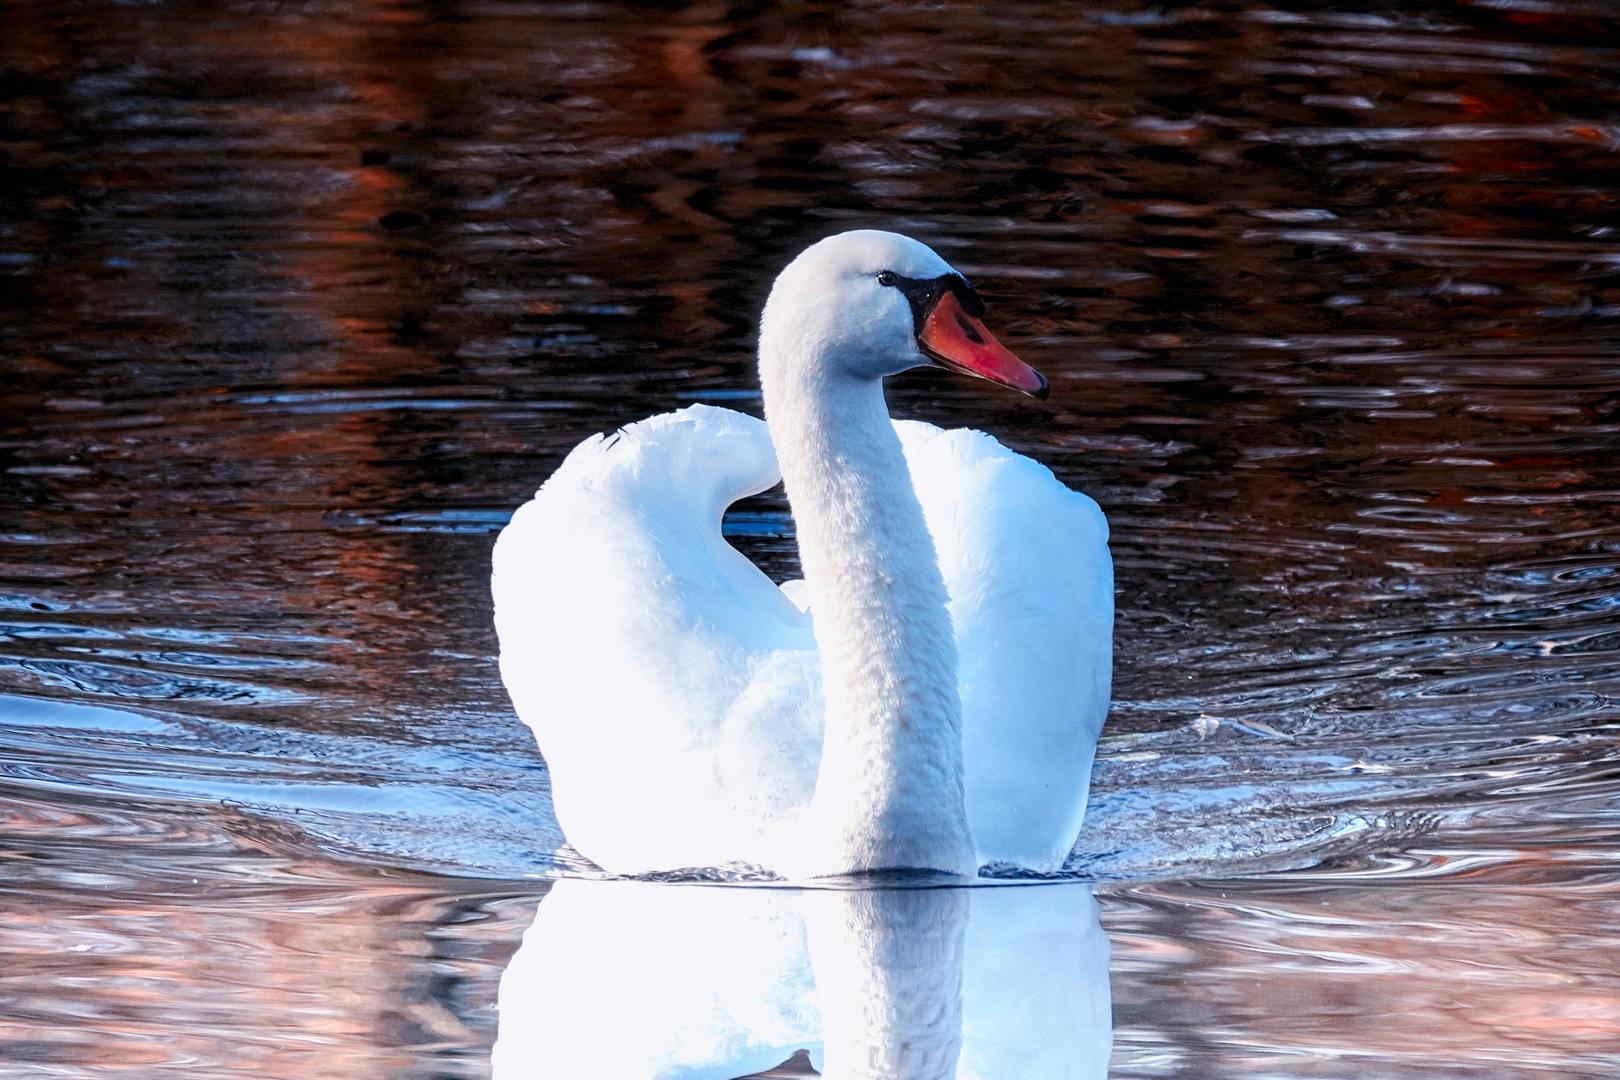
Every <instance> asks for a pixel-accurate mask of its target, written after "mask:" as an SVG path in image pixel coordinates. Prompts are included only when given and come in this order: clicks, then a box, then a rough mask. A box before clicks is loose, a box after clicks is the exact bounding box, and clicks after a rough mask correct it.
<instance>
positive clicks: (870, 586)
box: [761, 364, 976, 874]
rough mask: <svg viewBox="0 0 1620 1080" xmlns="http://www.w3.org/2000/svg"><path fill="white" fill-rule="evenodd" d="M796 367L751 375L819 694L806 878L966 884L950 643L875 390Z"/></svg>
mask: <svg viewBox="0 0 1620 1080" xmlns="http://www.w3.org/2000/svg"><path fill="white" fill-rule="evenodd" d="M798 366H799V365H792V364H762V365H761V367H762V377H763V381H764V384H765V406H766V412H767V416H768V419H769V421H770V426H771V439H772V441H773V442H774V443H775V445H776V453H777V458H778V461H779V463H780V465H781V468H782V479H783V482H784V484H785V485H786V487H787V495H788V500H789V501H790V502H791V503H792V504H793V514H794V518H795V519H796V522H797V527H798V537H799V554H800V557H801V559H802V560H803V564H804V576H805V581H806V583H807V584H808V586H809V589H810V594H811V598H812V603H813V605H814V606H813V608H812V614H813V615H814V617H815V632H816V644H817V646H818V648H819V650H820V654H821V671H822V681H823V685H824V687H825V693H826V735H825V738H824V742H823V747H822V753H821V769H820V773H819V775H818V777H817V782H816V794H815V799H814V802H813V803H812V807H811V814H810V822H809V824H810V828H811V830H812V834H811V836H810V837H809V838H808V839H809V847H810V848H811V850H812V852H813V858H814V861H815V868H814V870H813V872H814V873H816V874H844V873H858V872H861V871H865V870H879V869H901V868H907V869H932V870H942V871H946V872H950V873H958V874H972V873H974V872H975V870H976V867H975V864H974V860H973V846H972V842H971V840H970V839H969V836H968V828H967V815H966V812H965V810H964V807H963V795H962V792H963V787H962V721H961V701H960V698H959V696H958V693H957V673H956V640H955V635H954V632H953V630H952V628H951V619H950V614H949V612H948V611H947V609H946V592H945V582H944V580H943V578H942V577H941V576H940V570H939V562H938V559H937V557H936V555H935V553H934V544H933V540H932V539H931V538H930V536H929V534H928V527H927V524H926V523H925V522H924V520H923V512H922V506H921V504H920V503H919V502H918V501H917V494H916V491H915V490H914V489H913V487H912V483H911V474H910V472H909V470H908V469H907V467H906V459H905V455H904V454H903V453H902V451H901V449H900V439H899V437H898V436H897V435H896V434H895V431H894V425H893V424H892V423H891V422H890V419H889V413H888V409H887V407H886V406H885V404H884V401H883V385H882V383H881V382H880V381H878V380H876V379H856V378H838V379H832V380H828V379H825V378H821V379H807V378H804V377H803V376H797V375H796V373H795V371H794V368H796V367H798ZM823 370H825V369H823Z"/></svg>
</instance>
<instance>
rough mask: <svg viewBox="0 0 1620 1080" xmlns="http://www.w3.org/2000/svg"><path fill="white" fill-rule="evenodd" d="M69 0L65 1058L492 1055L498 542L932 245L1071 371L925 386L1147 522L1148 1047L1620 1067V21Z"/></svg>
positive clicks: (955, 422) (1135, 799) (49, 401)
mask: <svg viewBox="0 0 1620 1080" xmlns="http://www.w3.org/2000/svg"><path fill="white" fill-rule="evenodd" d="M3 18H4V33H0V65H3V74H0V78H3V80H4V92H3V97H4V104H3V106H0V109H3V111H0V139H3V142H0V147H3V150H0V153H3V155H4V164H5V169H6V173H5V177H4V180H3V182H0V205H3V208H4V209H3V221H0V281H3V283H4V284H3V289H0V306H3V311H4V314H3V317H0V358H3V359H0V364H3V368H0V370H3V372H4V376H5V378H4V382H3V385H0V395H3V396H0V402H3V405H0V605H3V608H4V610H3V612H0V617H3V625H0V633H3V634H4V638H5V640H4V644H3V646H0V693H3V694H5V695H9V696H6V697H4V698H0V821H3V822H4V824H3V825H0V898H3V899H0V950H3V952H4V953H5V957H6V958H5V960H4V963H3V966H0V1063H3V1064H0V1073H3V1074H4V1075H7V1076H10V1075H17V1076H24V1075H28V1076H34V1075H54V1076H66V1077H80V1076H99V1075H104V1074H105V1073H106V1072H108V1071H111V1070H113V1069H116V1070H117V1071H119V1073H120V1074H121V1075H138V1076H149V1075H150V1076H158V1075H173V1074H175V1073H176V1072H180V1071H186V1072H188V1073H189V1074H192V1075H208V1076H224V1075H264V1076H278V1077H288V1076H327V1075H334V1076H335V1075H343V1076H347V1077H353V1076H362V1075H363V1076H371V1075H377V1076H384V1075H386V1076H390V1077H393V1076H422V1077H429V1076H440V1075H448V1076H461V1075H486V1074H487V1073H488V1071H489V1050H490V1046H491V1044H492V1042H493V1040H494V1038H495V1031H496V1014H495V1010H494V1002H495V993H496V989H495V988H496V985H497V983H498V981H499V980H500V978H501V972H502V969H503V967H504V965H505V964H506V962H507V960H508V958H509V957H510V956H511V955H512V954H513V952H514V951H515V950H516V949H517V947H518V942H519V939H520V937H521V936H522V934H523V933H524V930H525V927H527V926H528V924H529V921H530V920H531V919H532V918H533V917H534V912H535V911H536V904H537V902H539V905H540V908H539V909H540V910H541V911H542V912H543V911H544V901H543V900H541V896H542V895H543V894H544V893H545V891H546V889H547V887H548V886H547V884H546V881H547V880H548V879H553V878H555V877H557V876H558V875H562V874H566V873H568V872H569V870H570V868H571V867H573V866H575V865H576V864H574V863H573V862H572V860H570V858H569V857H568V856H567V854H566V853H565V852H561V851H560V850H559V847H560V844H561V838H560V836H559V834H558V832H557V830H556V826H555V822H554V821H553V819H552V817H551V814H550V811H549V807H548V803H547V795H546V791H547V786H546V785H547V781H546V773H545V767H544V764H543V763H542V762H541V760H540V758H539V757H538V755H537V754H536V753H535V751H534V749H533V744H532V741H531V739H530V737H529V735H528V732H527V730H526V729H524V728H522V727H521V725H519V724H518V723H517V721H516V719H515V717H514V716H513V715H512V713H511V711H510V708H509V706H508V704H507V702H506V698H505V694H504V692H503V691H502V689H501V686H500V684H499V680H498V677H497V673H496V669H495V664H494V655H493V654H494V650H495V642H494V635H493V632H492V630H491V628H490V618H489V600H488V593H487V584H486V582H487V574H488V569H489V549H490V546H491V543H492V541H493V535H494V532H495V531H496V530H498V528H499V526H500V523H501V522H503V521H504V520H505V516H506V515H507V514H508V513H509V512H510V511H511V510H512V508H514V507H515V506H516V505H518V504H519V503H520V502H522V501H523V500H524V499H525V498H526V497H527V495H528V494H529V493H531V492H532V491H533V489H534V488H535V487H536V486H537V485H538V484H539V482H540V481H541V480H542V479H543V478H544V477H545V476H546V474H547V473H548V472H549V470H550V469H551V468H553V467H554V466H555V464H556V463H557V462H558V461H559V460H560V459H561V456H562V455H563V454H564V453H565V452H566V451H567V449H568V448H570V447H571V446H572V445H574V444H575V443H576V442H578V441H579V440H580V439H582V438H584V437H585V436H587V435H589V434H591V433H593V432H597V431H601V430H606V429H611V428H613V427H615V426H617V425H619V424H622V423H624V422H627V421H630V420H634V419H638V418H640V417H642V416H644V415H647V414H649V413H652V412H657V411H663V410H667V409H671V408H675V407H679V406H681V405H683V404H687V403H690V402H692V401H710V402H714V403H718V404H724V405H728V406H730V407H733V408H740V409H744V410H757V407H758V402H757V395H756V383H755V380H754V376H753V373H752V353H751V349H752V342H753V336H752V335H753V329H754V325H755V319H756V315H757V311H758V309H759V306H760V305H761V303H762V302H763V299H764V296H765V292H766V290H767V288H768V286H769V282H770V280H771V278H772V277H773V276H774V274H775V273H776V271H777V270H778V269H780V267H781V266H782V265H784V264H785V263H786V261H787V260H788V259H789V258H791V256H792V255H793V254H794V253H795V252H796V251H797V250H799V249H800V248H802V247H803V246H804V245H805V244H807V243H809V242H810V241H812V240H814V239H817V238H819V237H821V236H823V235H826V234H828V233H830V232H834V231H838V230H841V229H846V228H854V227H866V226H875V227H883V228H891V229H896V230H898V231H903V232H907V233H910V234H912V235H914V236H916V237H918V238H919V239H922V240H924V241H926V242H928V243H930V244H932V245H933V246H935V247H936V248H937V249H938V250H940V251H941V253H942V254H944V255H945V257H946V258H947V259H950V260H951V261H952V262H953V263H954V264H955V265H957V266H958V267H959V268H960V269H962V270H963V271H965V272H966V273H967V274H968V275H969V276H970V277H971V278H972V279H973V280H974V282H975V284H976V285H977V286H978V287H979V289H980V291H981V292H982V293H983V294H984V295H985V297H986V298H987V300H988V301H989V305H990V311H989V315H988V316H987V321H988V322H989V323H990V324H991V325H992V327H993V329H995V330H996V332H997V333H998V335H999V336H1000V337H1001V338H1002V340H1003V341H1005V342H1006V343H1007V344H1008V345H1009V346H1010V347H1012V348H1013V349H1014V350H1015V351H1017V352H1018V353H1019V354H1020V355H1021V356H1023V357H1024V358H1025V359H1027V360H1029V361H1030V362H1031V363H1032V364H1033V365H1034V366H1036V367H1037V368H1040V369H1041V370H1042V371H1044V372H1045V373H1046V374H1047V375H1048V377H1049V378H1050V379H1051V380H1052V383H1053V393H1052V397H1051V399H1050V400H1049V401H1047V402H1045V403H1037V402H1034V401H1031V400H1028V399H1025V398H1021V397H1018V396H1016V395H1012V394H1010V393H1001V392H996V391H995V390H993V389H990V388H987V387H985V386H984V385H983V384H980V383H968V382H965V381H962V380H957V379H953V378H952V377H951V376H948V375H944V374H934V373H928V372H917V373H911V374H908V375H905V376H902V377H900V378H898V379H896V380H894V381H893V382H892V385H891V393H890V400H891V404H892V407H893V409H894V411H895V412H896V414H897V415H902V416H908V417H917V418H921V419H926V420H930V421H933V422H935V423H940V424H945V425H951V426H961V425H971V426H975V427H981V428H984V429H985V430H988V431H991V432H992V433H994V434H995V435H996V436H997V437H998V438H1000V439H1002V440H1003V441H1004V442H1006V443H1007V444H1009V445H1011V446H1013V447H1014V448H1016V449H1018V450H1020V451H1022V452H1025V453H1028V454H1031V455H1033V456H1035V457H1037V458H1039V459H1040V460H1041V461H1043V462H1046V463H1047V464H1049V465H1050V466H1051V467H1052V468H1053V469H1054V470H1055V471H1056V472H1057V474H1058V475H1059V477H1061V478H1062V479H1063V480H1065V481H1066V482H1068V483H1069V484H1071V485H1072V486H1074V487H1077V488H1080V489H1082V490H1085V491H1087V492H1088V493H1090V494H1092V495H1093V496H1094V497H1095V498H1096V499H1097V500H1098V501H1099V502H1100V503H1101V504H1102V506H1103V508H1104V510H1105V511H1106V512H1107V514H1108V516H1109V519H1110V522H1111V524H1112V528H1113V550H1114V557H1115V560H1116V565H1117V577H1118V590H1119V591H1118V606H1119V618H1118V625H1117V629H1116V640H1117V642H1118V651H1117V656H1116V681H1115V697H1116V700H1115V703H1114V706H1113V710H1112V712H1111V714H1110V717H1109V720H1108V725H1107V728H1106V731H1105V735H1104V739H1103V744H1102V748H1101V752H1100V756H1099V760H1098V768H1097V771H1096V774H1095V779H1094V784H1093V797H1092V806H1091V810H1090V813H1089V817H1088V822H1087V827H1086V831H1085V833H1084V835H1083V836H1082V838H1081V841H1080V844H1079V846H1078V847H1077V849H1076V852H1075V855H1074V857H1073V859H1072V860H1071V869H1073V870H1074V871H1076V872H1078V873H1081V874H1083V875H1084V876H1086V877H1089V878H1091V879H1093V880H1094V881H1096V882H1097V883H1098V884H1097V886H1096V895H1097V900H1098V903H1099V904H1100V906H1101V918H1102V926H1103V928H1104V929H1105V930H1106V931H1107V932H1108V934H1109V936H1110V940H1111V943H1112V950H1113V961H1112V964H1113V977H1112V1000H1113V1012H1114V1040H1115V1041H1114V1058H1113V1074H1114V1075H1117V1076H1121V1077H1126V1076H1130V1077H1135V1076H1187V1077H1228V1076H1230V1077H1239V1076H1244V1077H1249V1076H1268V1077H1270V1076H1288V1077H1293V1076H1311V1077H1339V1076H1346V1077H1348V1076H1355V1077H1409V1076H1410V1077H1416V1076H1420V1075H1423V1076H1431V1075H1436V1074H1438V1075H1456V1076H1470V1077H1473V1076H1491V1077H1528V1076H1591V1077H1603V1076H1612V1075H1614V1074H1615V1073H1616V1072H1617V1071H1620V1020H1617V1019H1616V1018H1617V1016H1620V1007H1617V1006H1616V1002H1617V1000H1620V975H1617V972H1620V884H1617V876H1620V875H1617V872H1620V709H1617V707H1616V704H1615V697H1616V694H1617V692H1620V653H1617V650H1620V622H1617V621H1616V615H1617V614H1620V510H1617V507H1620V468H1617V466H1616V464H1615V452H1614V448H1615V446H1616V444H1617V442H1620V358H1617V357H1616V345H1617V338H1620V332H1617V328H1620V182H1617V181H1616V176H1620V92H1617V88H1620V25H1617V22H1616V12H1615V9H1614V8H1613V7H1612V6H1611V5H1608V4H1604V3H1596V2H1592V3H1583V2H1581V0H1474V2H1472V3H1461V2H1458V3H1442V2H1435V3H1429V4H1425V3H1404V4H1397V3H1370V2H1369V3H1363V4H1350V3H1340V4H1317V3H1308V2H1302V3H1291V4H1279V5H1278V6H1276V7H1268V6H1265V5H1264V4H1261V3H1232V4H1214V5H1210V6H1204V7H1198V6H1181V5H1166V6H1163V7H1159V6H1154V7H1139V6H1134V5H1132V4H1129V3H1125V2H1123V0H1121V2H1120V3H1116V4H1112V5H1103V4H1052V5H1041V4H1002V3H983V4H976V5H954V6H945V5H934V4H890V3H858V4H848V5H835V4H819V5H818V4H792V5H763V4H761V5H746V4H737V5H731V6H728V5H726V4H722V3H713V4H703V3H699V4H693V5H681V4H667V5H652V6H630V5H613V4H594V3H578V4H572V3H558V4H533V3H531V4H525V3H443V4H436V5H435V4H418V3H408V2H399V3H390V2H376V3H355V2H331V3H320V2H316V3H301V4H294V3H286V4H283V3H218V4H211V5H209V4H199V3H183V2H158V3H135V2H131V3H105V2H90V0H86V2H72V0H51V2H38V3H35V2H28V0H17V2H14V3H10V4H8V5H7V6H6V7H5V9H4V15H3ZM728 530H729V531H730V532H731V533H732V534H733V540H734V541H735V542H736V543H737V544H738V545H739V546H740V547H743V548H744V549H745V550H747V551H748V552H749V553H750V554H752V555H754V556H755V557H756V558H757V559H759V560H760V561H761V562H762V564H763V565H764V566H765V567H766V568H767V570H768V571H769V572H771V573H772V574H773V575H774V576H776V577H778V578H783V577H786V576H790V575H791V574H793V573H794V572H795V567H796V556H795V554H794V549H793V544H792V539H791V536H792V528H791V521H790V520H789V519H788V516H787V513H786V506H785V504H784V503H783V502H782V501H781V500H780V498H779V497H773V496H770V495H767V496H763V497H761V498H759V499H756V500H750V501H749V503H748V504H747V505H744V506H740V507H738V508H737V510H736V512H734V513H733V514H732V516H731V518H730V520H729V524H728ZM531 878H538V879H541V880H527V879H531Z"/></svg>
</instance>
